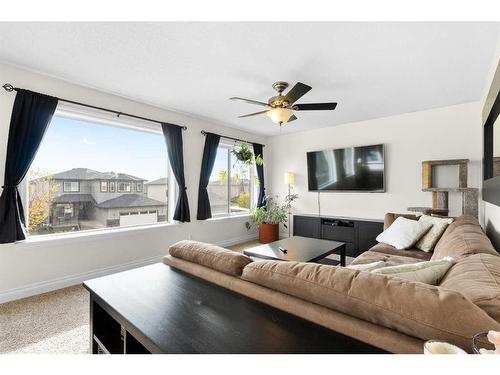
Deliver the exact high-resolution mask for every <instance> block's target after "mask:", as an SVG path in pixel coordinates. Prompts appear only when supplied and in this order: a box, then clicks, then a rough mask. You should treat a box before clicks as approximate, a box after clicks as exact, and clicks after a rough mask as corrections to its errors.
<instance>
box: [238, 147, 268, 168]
mask: <svg viewBox="0 0 500 375" xmlns="http://www.w3.org/2000/svg"><path fill="white" fill-rule="evenodd" d="M231 153H232V154H233V155H234V156H236V160H238V162H240V163H241V164H242V165H243V166H244V167H251V166H252V163H253V159H254V154H253V152H252V150H250V148H249V147H248V145H247V144H246V143H242V144H241V145H239V146H238V147H237V146H234V147H233V149H232V150H231ZM255 164H257V165H263V164H264V160H263V159H262V155H257V156H255Z"/></svg>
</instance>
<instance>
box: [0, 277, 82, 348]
mask: <svg viewBox="0 0 500 375" xmlns="http://www.w3.org/2000/svg"><path fill="white" fill-rule="evenodd" d="M88 348H89V294H88V292H87V291H86V290H85V289H84V288H83V287H82V286H73V287H70V288H64V289H59V290H56V291H54V292H50V293H45V294H40V295H38V296H33V297H29V298H24V299H21V300H17V301H12V302H8V303H4V304H1V305H0V353H47V354H57V353H68V354H76V353H87V352H88Z"/></svg>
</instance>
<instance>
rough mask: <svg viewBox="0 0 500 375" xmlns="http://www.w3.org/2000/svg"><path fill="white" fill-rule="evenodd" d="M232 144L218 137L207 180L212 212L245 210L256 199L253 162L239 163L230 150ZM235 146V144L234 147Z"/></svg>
mask: <svg viewBox="0 0 500 375" xmlns="http://www.w3.org/2000/svg"><path fill="white" fill-rule="evenodd" d="M234 147H235V146H233V145H232V144H225V143H223V141H221V144H220V145H219V148H218V149H217V156H216V159H215V164H214V168H213V170H212V174H211V176H210V180H209V183H208V196H209V199H210V207H211V210H212V216H223V215H234V214H243V213H248V212H249V211H250V209H251V208H252V207H254V205H255V202H256V200H257V194H256V189H257V188H258V184H259V181H258V178H257V173H256V171H255V163H253V164H252V165H251V166H248V165H245V164H242V163H241V162H239V161H238V160H237V158H236V156H235V155H234V154H233V153H232V152H231V151H232V150H233V148H234ZM237 147H238V146H236V149H237Z"/></svg>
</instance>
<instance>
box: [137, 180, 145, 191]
mask: <svg viewBox="0 0 500 375" xmlns="http://www.w3.org/2000/svg"><path fill="white" fill-rule="evenodd" d="M139 186H140V187H141V190H139ZM135 191H136V193H143V192H144V183H142V182H136V183H135Z"/></svg>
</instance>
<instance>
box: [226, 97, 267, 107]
mask: <svg viewBox="0 0 500 375" xmlns="http://www.w3.org/2000/svg"><path fill="white" fill-rule="evenodd" d="M229 99H230V100H236V101H238V102H245V103H249V104H257V105H263V106H264V107H268V106H269V104H267V103H264V102H259V101H257V100H252V99H245V98H239V97H237V96H233V97H232V98H229Z"/></svg>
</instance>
